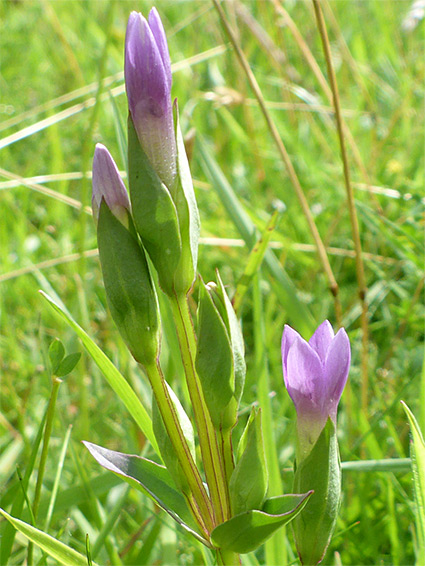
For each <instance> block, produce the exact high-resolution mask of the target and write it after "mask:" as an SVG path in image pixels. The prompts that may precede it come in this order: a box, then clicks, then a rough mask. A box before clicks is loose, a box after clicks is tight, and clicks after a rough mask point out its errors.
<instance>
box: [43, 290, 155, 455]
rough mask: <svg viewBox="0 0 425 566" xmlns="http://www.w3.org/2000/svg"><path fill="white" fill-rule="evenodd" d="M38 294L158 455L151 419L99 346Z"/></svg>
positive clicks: (56, 305)
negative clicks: (80, 345)
mask: <svg viewBox="0 0 425 566" xmlns="http://www.w3.org/2000/svg"><path fill="white" fill-rule="evenodd" d="M40 293H41V295H42V296H43V297H44V298H45V299H46V300H47V301H48V303H49V305H50V306H51V307H52V308H53V310H54V311H55V312H56V313H57V314H58V315H59V316H60V318H61V319H62V320H64V321H65V322H66V323H67V324H68V325H69V326H70V327H71V328H72V329H73V330H74V331H75V332H76V333H77V335H78V336H79V338H80V340H81V342H82V343H83V346H84V347H85V349H86V350H87V352H88V353H89V354H90V356H91V358H92V359H93V361H94V362H95V364H96V365H97V367H98V368H99V369H100V371H101V372H102V374H103V376H104V377H105V379H106V381H107V382H108V383H109V385H110V386H111V387H112V389H113V390H114V391H115V393H116V394H117V396H118V397H119V398H120V399H121V401H122V402H123V403H124V405H125V407H126V408H127V410H128V412H129V413H130V415H131V416H132V417H133V419H134V420H135V421H136V423H137V425H138V426H139V428H140V430H141V431H142V432H143V434H144V435H145V436H146V438H147V439H148V440H149V442H150V443H151V445H152V448H153V449H154V450H155V452H156V453H157V454H159V450H158V445H157V443H156V440H155V436H154V434H153V430H152V421H151V418H150V416H149V414H148V412H147V411H146V409H145V408H144V406H143V405H142V403H141V402H140V400H139V399H138V397H137V395H136V393H135V392H134V391H133V389H132V388H131V387H130V385H129V384H128V383H127V381H126V380H125V378H124V377H123V376H122V375H121V374H120V372H119V371H118V370H117V368H116V367H115V366H114V364H113V363H112V362H111V360H110V359H109V358H108V357H107V356H106V355H105V354H104V353H103V352H102V350H101V349H100V348H99V346H97V345H96V344H95V343H94V342H93V340H92V339H91V338H90V336H89V335H88V334H87V333H86V332H85V331H84V330H83V329H82V328H81V326H79V325H78V324H77V323H76V322H75V320H74V319H73V318H71V316H70V315H69V314H67V313H66V312H64V310H63V309H62V308H61V307H60V306H59V305H58V304H57V303H56V302H55V301H54V300H53V299H52V298H51V297H49V295H47V293H44V292H43V291H40Z"/></svg>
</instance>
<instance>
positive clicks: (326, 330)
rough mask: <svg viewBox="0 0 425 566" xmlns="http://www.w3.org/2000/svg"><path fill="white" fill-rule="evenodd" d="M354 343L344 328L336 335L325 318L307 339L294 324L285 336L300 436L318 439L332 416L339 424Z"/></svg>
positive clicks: (286, 375) (286, 378)
mask: <svg viewBox="0 0 425 566" xmlns="http://www.w3.org/2000/svg"><path fill="white" fill-rule="evenodd" d="M350 357H351V355H350V342H349V340H348V336H347V333H346V332H345V330H344V329H343V328H341V329H340V330H338V332H337V334H336V335H335V334H334V331H333V329H332V326H331V325H330V323H329V321H327V320H325V321H324V322H323V323H322V324H321V325H320V326H319V327H318V328H317V330H316V331H315V333H314V334H313V336H312V337H311V339H310V341H309V342H306V341H305V340H304V339H303V338H301V336H300V335H299V334H298V332H296V331H295V330H293V329H292V328H291V327H290V326H285V329H284V331H283V336H282V365H283V378H284V382H285V386H286V389H287V390H288V393H289V395H290V397H291V399H292V401H293V402H294V405H295V408H296V410H297V417H298V432H299V436H301V437H304V441H305V440H307V441H308V443H309V444H312V443H314V442H315V440H316V439H317V437H318V436H319V434H320V432H321V430H322V428H323V426H324V425H325V424H326V421H327V419H328V417H330V418H331V419H332V420H333V422H334V423H336V412H337V408H338V403H339V400H340V398H341V395H342V391H343V389H344V387H345V383H346V381H347V377H348V371H349V368H350Z"/></svg>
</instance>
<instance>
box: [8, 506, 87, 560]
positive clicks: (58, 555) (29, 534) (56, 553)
mask: <svg viewBox="0 0 425 566" xmlns="http://www.w3.org/2000/svg"><path fill="white" fill-rule="evenodd" d="M0 514H2V515H3V517H4V518H5V519H7V520H8V521H9V522H10V523H11V524H12V525H13V526H14V527H15V529H16V530H18V531H19V532H20V533H22V534H23V535H24V536H25V537H26V538H27V539H28V540H30V541H31V542H33V543H34V544H36V545H37V546H38V547H39V548H41V549H42V550H44V551H45V552H46V553H47V554H48V555H49V556H51V557H52V558H54V559H55V560H57V561H58V562H59V563H60V564H66V565H67V566H87V558H86V556H83V555H82V554H80V553H79V552H77V551H76V550H74V549H73V548H70V547H69V546H66V544H63V542H60V541H59V540H56V539H55V538H53V537H51V536H50V535H48V534H46V533H43V531H40V530H39V529H36V528H35V527H32V526H31V525H28V523H25V522H24V521H21V520H20V519H17V518H16V517H12V515H9V513H6V511H4V510H3V509H0ZM93 564H94V563H93ZM94 566H97V565H96V564H94Z"/></svg>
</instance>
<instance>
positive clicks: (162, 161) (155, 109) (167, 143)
mask: <svg viewBox="0 0 425 566" xmlns="http://www.w3.org/2000/svg"><path fill="white" fill-rule="evenodd" d="M124 73H125V85H126V90H127V97H128V106H129V110H130V115H131V118H132V120H133V124H134V127H135V129H136V132H137V136H138V138H139V141H140V144H141V146H142V148H143V151H144V152H145V153H146V155H147V157H148V159H149V161H150V163H151V165H152V166H153V168H154V169H155V171H156V172H157V174H158V176H159V177H160V179H161V181H162V182H163V183H164V184H165V185H166V186H167V187H169V188H170V187H171V186H172V185H173V183H174V179H175V176H176V142H175V135H174V125H173V109H172V103H171V82H172V79H171V64H170V56H169V53H168V45H167V38H166V36H165V32H164V28H163V26H162V22H161V19H160V17H159V15H158V12H157V10H156V9H155V8H152V10H151V11H150V13H149V19H148V21H146V19H145V18H144V17H143V16H142V15H141V14H140V13H138V12H132V13H131V14H130V17H129V20H128V25H127V33H126V38H125V67H124Z"/></svg>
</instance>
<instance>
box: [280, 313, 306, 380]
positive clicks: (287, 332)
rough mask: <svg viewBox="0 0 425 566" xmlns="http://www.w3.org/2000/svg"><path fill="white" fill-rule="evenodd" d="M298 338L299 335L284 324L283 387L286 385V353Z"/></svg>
mask: <svg viewBox="0 0 425 566" xmlns="http://www.w3.org/2000/svg"><path fill="white" fill-rule="evenodd" d="M297 336H298V337H299V338H301V337H300V335H299V334H298V332H297V331H296V330H294V329H293V328H291V327H290V326H288V325H287V324H285V327H284V329H283V334H282V346H281V348H282V367H283V379H284V380H285V385H286V383H287V361H288V352H289V348H290V347H291V346H292V344H293V343H294V341H295V339H296V338H297Z"/></svg>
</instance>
